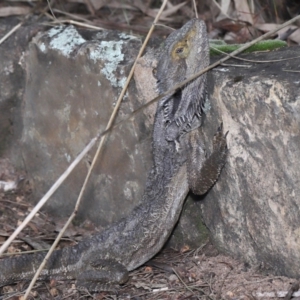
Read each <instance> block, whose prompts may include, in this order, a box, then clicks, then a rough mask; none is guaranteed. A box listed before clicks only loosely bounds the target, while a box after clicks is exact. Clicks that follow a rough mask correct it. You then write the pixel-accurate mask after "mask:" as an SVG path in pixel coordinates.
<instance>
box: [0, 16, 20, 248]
mask: <svg viewBox="0 0 300 300" xmlns="http://www.w3.org/2000/svg"><path fill="white" fill-rule="evenodd" d="M22 24H23V22H20V23H19V24H18V25H16V26H15V27H14V28H12V29H11V30H10V31H9V32H8V33H7V34H6V35H5V36H4V37H3V38H2V39H0V45H1V44H2V43H3V42H4V41H5V40H6V39H7V38H9V37H10V36H11V35H12V34H13V33H14V32H15V31H17V30H18V29H19V28H20V27H21V26H22ZM0 254H1V253H0Z"/></svg>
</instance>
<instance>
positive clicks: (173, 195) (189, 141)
mask: <svg viewBox="0 0 300 300" xmlns="http://www.w3.org/2000/svg"><path fill="white" fill-rule="evenodd" d="M208 64H209V48H208V39H207V34H206V28H205V24H204V23H203V22H202V21H200V20H197V19H193V20H191V21H189V22H188V23H187V24H185V25H184V26H183V27H182V28H181V29H179V30H177V31H174V32H173V33H172V34H171V35H170V36H169V37H168V38H167V39H166V41H165V47H164V50H163V51H162V55H161V58H160V61H159V63H158V70H157V79H158V89H159V92H161V93H163V92H166V91H167V90H169V89H170V88H172V87H173V86H174V85H175V84H177V83H180V82H181V81H183V80H184V79H186V78H188V77H189V76H190V75H192V74H194V73H195V72H198V71H199V70H201V69H203V68H205V67H206V66H207V65H208ZM205 85H206V75H202V76H201V77H199V78H197V79H196V80H194V81H193V82H191V83H189V84H188V85H186V86H185V87H184V88H182V89H181V90H180V91H178V92H176V93H175V94H174V95H170V96H167V97H164V98H163V99H162V100H161V101H160V102H159V103H158V108H157V112H156V116H155V122H154V130H153V158H154V164H153V167H152V169H151V170H150V172H149V174H148V179H147V183H146V187H145V192H144V195H143V199H142V203H141V205H140V206H138V207H136V208H135V209H134V210H133V211H132V212H131V214H130V215H129V216H128V217H126V218H124V219H122V220H120V221H119V222H117V223H115V224H113V225H111V226H110V227H109V228H107V229H106V230H104V231H103V232H101V233H99V234H95V235H93V236H92V237H90V238H87V239H84V240H83V241H81V242H79V243H78V244H77V245H75V246H72V247H67V248H64V249H62V250H57V251H55V252H54V253H53V254H52V256H51V258H50V259H49V261H48V262H47V264H46V267H45V268H44V270H43V271H42V273H41V275H40V277H39V279H49V278H55V279H76V286H77V288H79V289H87V290H89V291H101V290H112V289H113V287H115V286H118V285H119V284H123V283H125V282H126V281H127V279H128V272H129V271H131V270H134V269H136V268H137V267H139V266H141V265H142V264H144V263H145V262H147V261H148V260H149V259H151V258H152V257H153V256H154V255H155V254H157V253H158V252H159V251H160V249H161V248H162V247H163V245H164V244H165V242H166V240H167V239H168V237H169V235H170V234H171V232H172V229H173V228H174V225H175V224H176V222H177V221H178V218H179V215H180V213H181V210H182V206H183V203H184V200H185V198H186V195H187V194H188V192H189V190H190V189H192V191H193V192H195V193H200V194H203V193H205V192H206V191H207V190H208V189H209V188H210V187H211V186H212V185H213V184H214V182H215V181H216V180H217V178H218V176H219V174H220V172H221V169H222V167H223V165H224V163H225V159H226V153H227V146H226V137H225V136H224V135H223V133H222V129H221V128H220V129H219V130H218V132H217V134H216V135H215V139H214V143H213V144H214V150H213V152H212V154H211V156H209V157H208V158H207V159H206V158H205V155H204V145H203V142H202V138H201V134H200V130H199V129H194V130H192V129H193V128H195V127H199V126H200V124H201V114H202V107H203V104H204V101H205V97H206V94H205V93H206V87H205ZM44 255H45V254H41V253H38V254H32V255H21V256H20V257H16V258H8V259H3V260H1V261H0V286H3V285H7V284H11V283H14V282H16V281H20V280H29V279H31V278H32V277H33V275H34V272H35V271H36V269H37V268H38V266H39V264H40V263H41V262H42V260H43V258H44Z"/></svg>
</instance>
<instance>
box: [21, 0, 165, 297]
mask: <svg viewBox="0 0 300 300" xmlns="http://www.w3.org/2000/svg"><path fill="white" fill-rule="evenodd" d="M167 2H168V0H164V1H163V3H162V5H161V8H160V10H159V11H158V13H157V16H156V17H155V19H154V22H153V24H152V26H151V27H150V30H149V32H148V34H147V36H146V39H145V41H144V43H143V45H142V47H141V49H140V51H139V53H138V55H137V58H136V60H135V62H134V64H133V66H132V68H131V70H130V72H129V75H128V77H127V80H126V83H125V85H124V87H123V89H122V92H121V94H120V96H119V98H118V100H117V102H116V106H115V108H114V110H113V112H112V114H111V117H110V119H109V121H108V124H107V126H106V130H109V129H111V127H112V124H113V122H114V120H115V118H116V115H117V112H118V110H119V107H120V105H121V102H122V99H123V97H124V95H125V92H126V90H127V88H128V85H129V82H130V80H131V78H132V76H133V72H134V69H135V66H136V64H137V61H138V59H139V58H140V57H141V56H142V54H143V52H144V50H145V48H146V45H147V43H148V41H149V39H150V37H151V34H152V32H153V30H154V28H155V24H156V22H157V21H158V20H159V18H160V16H161V14H162V12H163V10H164V8H165V6H166V4H167ZM105 138H106V136H105V135H104V136H102V137H101V140H100V143H99V146H98V149H97V151H96V154H95V156H94V158H93V162H92V164H91V166H90V168H89V170H88V174H87V176H86V178H85V181H84V184H83V186H82V189H81V191H80V194H79V196H78V199H77V202H76V205H75V208H74V211H73V213H72V214H71V216H70V217H69V219H68V221H67V222H66V224H65V225H64V227H63V229H62V230H61V231H60V233H59V235H58V236H57V238H56V239H55V241H54V243H53V244H52V246H51V248H50V249H49V251H48V253H47V255H46V256H45V258H44V260H43V262H42V263H41V265H40V266H39V268H38V270H37V271H36V273H35V275H34V277H33V279H32V280H31V282H30V285H29V287H28V288H27V290H26V293H25V295H24V300H26V299H27V297H28V296H29V294H30V291H31V290H32V288H33V286H34V284H35V282H36V280H37V278H38V276H39V275H40V273H41V271H42V270H43V268H44V267H45V265H46V263H47V261H48V259H49V257H50V255H51V254H52V252H53V251H54V249H55V248H56V246H57V244H58V242H59V241H60V239H61V237H62V235H63V234H64V232H65V230H66V229H67V227H68V226H69V224H70V223H71V222H72V220H73V219H74V217H75V216H76V214H77V211H78V208H79V205H80V202H81V199H82V196H83V193H84V191H85V188H86V185H87V183H88V180H89V178H90V176H91V173H92V170H93V168H94V166H95V164H96V162H97V159H98V157H99V155H100V151H101V149H102V147H103V144H104V141H105Z"/></svg>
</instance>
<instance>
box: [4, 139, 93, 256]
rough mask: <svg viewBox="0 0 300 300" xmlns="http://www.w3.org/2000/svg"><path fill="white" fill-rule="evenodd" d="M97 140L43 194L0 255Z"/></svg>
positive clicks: (5, 244)
mask: <svg viewBox="0 0 300 300" xmlns="http://www.w3.org/2000/svg"><path fill="white" fill-rule="evenodd" d="M96 141H97V138H94V139H92V140H91V141H90V143H89V144H88V145H87V146H86V147H85V149H84V150H83V151H82V152H81V153H80V154H79V155H78V156H77V157H76V159H75V160H74V161H73V162H72V164H71V165H70V166H69V167H68V169H67V170H66V171H65V172H64V173H63V174H62V175H61V176H60V177H59V178H58V180H57V181H56V182H55V183H54V185H53V186H52V187H51V188H50V190H49V191H48V192H47V193H46V194H45V196H44V197H43V198H42V199H41V200H40V201H39V202H38V204H37V205H36V206H35V207H34V209H33V210H32V211H31V212H30V214H29V215H28V216H27V217H26V218H25V220H24V221H23V222H22V223H21V224H20V226H19V227H18V228H17V229H16V230H15V231H14V232H13V234H12V235H11V236H10V237H9V238H8V239H7V240H6V241H5V243H4V244H3V245H2V246H1V248H0V255H1V254H2V253H3V252H4V251H5V250H6V249H7V247H8V246H9V245H10V243H11V242H12V241H13V240H14V239H15V238H16V236H17V235H18V234H19V233H20V232H21V231H22V230H23V229H24V227H25V226H26V225H27V224H28V222H30V220H31V219H32V218H33V217H34V215H35V214H36V213H37V212H38V211H39V210H40V209H41V207H42V206H43V205H44V204H45V203H46V202H47V201H48V199H49V198H50V197H51V196H52V195H53V193H54V192H55V191H56V190H57V189H58V187H59V186H60V185H61V184H62V183H63V182H64V181H65V179H66V178H67V177H68V176H69V175H70V174H71V172H72V171H73V169H74V168H75V167H76V166H77V164H78V163H79V162H80V161H81V160H82V158H83V157H84V156H85V155H86V154H87V153H88V152H89V151H90V149H91V148H92V147H93V146H94V145H95V143H96Z"/></svg>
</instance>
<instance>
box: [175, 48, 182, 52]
mask: <svg viewBox="0 0 300 300" xmlns="http://www.w3.org/2000/svg"><path fill="white" fill-rule="evenodd" d="M175 52H176V53H182V52H183V47H180V48H177V49H176V50H175Z"/></svg>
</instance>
